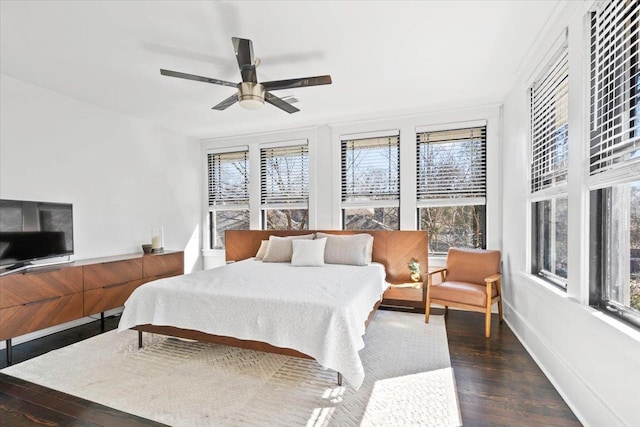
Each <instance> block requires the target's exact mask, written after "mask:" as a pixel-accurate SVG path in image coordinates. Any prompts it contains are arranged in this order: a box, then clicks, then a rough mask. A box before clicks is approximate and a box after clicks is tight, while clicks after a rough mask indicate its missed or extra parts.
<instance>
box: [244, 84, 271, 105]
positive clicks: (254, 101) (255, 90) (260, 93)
mask: <svg viewBox="0 0 640 427" xmlns="http://www.w3.org/2000/svg"><path fill="white" fill-rule="evenodd" d="M264 93H265V89H264V86H263V85H261V84H260V83H251V82H245V83H240V84H238V103H239V104H240V106H241V107H243V108H246V109H247V110H257V109H259V108H261V107H262V106H263V105H264Z"/></svg>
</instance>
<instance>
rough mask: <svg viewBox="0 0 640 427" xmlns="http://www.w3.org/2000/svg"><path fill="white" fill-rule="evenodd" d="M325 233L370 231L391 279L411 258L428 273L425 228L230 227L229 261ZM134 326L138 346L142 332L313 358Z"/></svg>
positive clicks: (376, 256)
mask: <svg viewBox="0 0 640 427" xmlns="http://www.w3.org/2000/svg"><path fill="white" fill-rule="evenodd" d="M316 232H323V233H328V234H340V235H346V234H359V233H368V234H371V235H372V236H373V254H372V259H373V261H374V262H379V263H381V264H383V265H384V267H385V270H386V272H387V281H388V282H399V281H408V280H409V269H408V264H409V261H410V260H411V258H414V259H416V260H418V262H419V263H420V267H421V270H422V272H421V273H422V275H423V276H425V275H426V272H427V263H428V253H427V248H428V239H427V232H426V231H382V230H371V231H369V230H367V231H360V230H357V231H356V230H348V231H346V230H302V231H297V230H227V231H226V233H225V246H226V249H225V257H226V261H227V262H232V261H233V262H235V261H241V260H243V259H247V258H252V257H254V256H255V254H256V252H258V248H259V247H260V243H261V242H262V241H263V240H268V239H269V236H271V235H273V236H294V235H302V234H311V233H316ZM381 302H382V295H381V296H380V300H379V301H377V302H376V304H375V305H374V307H373V308H372V310H371V312H370V313H369V317H368V318H367V320H366V321H365V328H366V327H367V326H369V323H371V321H372V320H373V317H374V316H375V313H376V311H377V309H378V307H379V306H380V303H381ZM132 329H135V330H137V331H138V347H140V348H141V347H142V332H149V333H153V334H161V335H168V336H172V337H177V338H184V339H190V340H196V341H202V342H208V343H213V344H222V345H227V346H231V347H240V348H246V349H249V350H256V351H264V352H268V353H276V354H284V355H287V356H294V357H300V358H304V359H313V357H311V356H309V355H307V354H304V353H301V352H299V351H297V350H294V349H291V348H282V347H276V346H273V345H271V344H267V343H265V342H262V341H249V340H241V339H237V338H233V337H227V336H220V335H212V334H207V333H204V332H200V331H195V330H192V329H182V328H176V327H173V326H155V325H139V326H135V327H133V328H132ZM338 384H339V385H342V376H341V374H340V373H338Z"/></svg>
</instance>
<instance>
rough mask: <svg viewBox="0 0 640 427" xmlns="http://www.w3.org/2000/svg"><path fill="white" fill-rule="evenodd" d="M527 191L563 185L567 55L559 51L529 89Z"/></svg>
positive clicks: (567, 72) (567, 92)
mask: <svg viewBox="0 0 640 427" xmlns="http://www.w3.org/2000/svg"><path fill="white" fill-rule="evenodd" d="M530 101H531V110H530V117H531V153H532V155H531V192H532V193H535V192H537V191H540V190H543V189H545V188H549V187H553V186H558V185H560V184H563V183H566V182H567V168H568V166H569V164H568V160H569V151H568V148H569V146H568V141H569V56H568V51H567V49H566V48H563V49H562V51H561V52H560V55H558V58H557V59H556V60H555V61H553V63H552V64H551V66H550V67H549V69H548V70H547V71H546V72H545V73H544V74H543V76H542V77H541V78H540V79H539V80H538V81H536V82H535V83H534V84H533V86H532V87H531V90H530Z"/></svg>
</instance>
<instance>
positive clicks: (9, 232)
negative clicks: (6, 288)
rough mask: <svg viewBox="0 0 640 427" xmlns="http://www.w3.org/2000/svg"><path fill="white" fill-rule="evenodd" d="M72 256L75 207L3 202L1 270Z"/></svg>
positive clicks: (0, 204) (0, 242)
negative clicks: (41, 260)
mask: <svg viewBox="0 0 640 427" xmlns="http://www.w3.org/2000/svg"><path fill="white" fill-rule="evenodd" d="M71 254H73V205H71V204H70V203H50V202H31V201H22V200H0V266H4V265H9V264H11V265H16V266H20V265H23V264H25V263H27V262H29V261H32V260H36V259H42V258H51V257H56V256H63V255H71Z"/></svg>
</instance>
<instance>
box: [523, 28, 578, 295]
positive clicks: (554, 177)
mask: <svg viewBox="0 0 640 427" xmlns="http://www.w3.org/2000/svg"><path fill="white" fill-rule="evenodd" d="M568 42H569V39H568V31H567V29H566V28H565V30H564V31H563V34H562V35H561V36H560V38H559V39H558V40H557V41H556V43H554V45H553V46H552V47H551V48H550V49H549V52H548V54H547V56H546V57H545V58H544V60H543V61H541V69H539V70H538V71H537V73H535V75H536V78H535V79H534V80H533V81H532V82H531V83H530V84H529V85H527V99H528V106H529V109H528V118H529V132H528V142H529V144H528V165H529V180H528V184H529V185H528V188H529V209H530V216H529V233H530V244H531V246H530V250H531V252H530V257H529V269H530V272H531V274H533V275H535V276H537V277H539V278H541V279H542V280H544V281H546V282H548V283H551V284H552V285H554V286H557V287H559V288H560V289H562V290H563V291H565V292H566V291H567V288H568V275H569V256H568V251H569V249H570V248H569V245H568V241H567V277H562V276H560V275H558V274H556V273H554V272H551V271H549V270H547V269H545V268H544V264H545V262H544V261H543V260H542V258H543V256H549V257H550V259H549V262H551V261H554V262H555V261H556V253H555V247H556V243H557V242H556V239H555V232H554V231H555V227H556V223H555V221H552V222H551V224H550V227H551V231H552V232H553V233H552V232H550V233H549V235H551V234H553V235H554V237H553V241H552V242H551V246H550V247H551V249H550V250H549V252H550V253H548V254H547V253H544V254H543V253H541V252H542V251H544V248H541V247H539V246H538V242H539V235H540V233H542V232H544V225H543V224H542V222H543V221H544V219H543V218H540V217H539V215H538V208H539V204H540V203H544V202H550V203H551V205H552V217H555V215H556V212H557V211H556V209H555V205H556V202H557V200H558V199H560V198H566V199H567V203H569V158H570V153H569V142H570V138H569V130H570V123H569V117H570V109H569V96H570V93H569V89H570V84H569V83H570V70H569V45H568ZM565 72H566V74H565ZM559 78H560V80H559V82H558V79H559ZM563 86H564V87H563ZM540 88H542V89H543V90H542V94H541V96H540V97H539V98H536V94H539V93H538V92H537V89H540ZM558 89H560V91H561V92H562V91H564V95H565V96H566V100H562V99H561V98H562V96H560V99H558V98H556V95H557V92H556V91H557V90H558ZM558 101H560V102H559V103H558ZM563 103H564V107H565V108H566V111H564V112H561V114H564V115H565V116H564V117H566V120H565V121H564V122H563V124H562V125H560V126H558V125H557V123H556V124H555V126H554V127H552V128H551V129H552V130H551V131H549V128H548V122H549V120H552V119H557V117H556V112H557V111H558V110H557V108H558V107H559V106H563ZM550 108H553V110H550ZM540 110H542V114H541V113H540ZM550 111H553V112H552V113H551V112H550ZM545 113H547V114H546V115H545ZM536 118H539V119H540V123H538V122H536ZM562 128H564V132H565V134H566V137H565V138H564V142H563V145H564V154H565V158H564V162H563V165H561V166H558V165H554V164H553V163H554V161H555V160H557V157H556V154H557V153H556V152H555V151H554V148H555V147H554V144H555V143H556V142H557V135H558V132H561V129H562ZM540 153H543V154H540ZM568 228H569V226H568V219H567V231H568Z"/></svg>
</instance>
